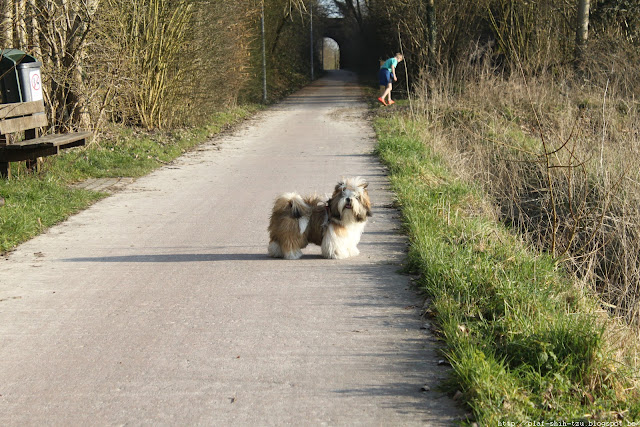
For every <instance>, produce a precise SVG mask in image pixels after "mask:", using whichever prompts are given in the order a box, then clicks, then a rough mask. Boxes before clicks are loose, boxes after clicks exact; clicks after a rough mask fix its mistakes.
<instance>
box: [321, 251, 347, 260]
mask: <svg viewBox="0 0 640 427" xmlns="http://www.w3.org/2000/svg"><path fill="white" fill-rule="evenodd" d="M322 256H324V257H325V258H328V259H345V258H349V252H347V251H332V252H324V251H323V252H322Z"/></svg>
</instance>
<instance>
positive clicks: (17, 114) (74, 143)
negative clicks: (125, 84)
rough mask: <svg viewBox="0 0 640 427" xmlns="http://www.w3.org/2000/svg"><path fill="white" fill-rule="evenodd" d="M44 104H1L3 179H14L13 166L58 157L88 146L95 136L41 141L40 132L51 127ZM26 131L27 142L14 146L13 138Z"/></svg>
mask: <svg viewBox="0 0 640 427" xmlns="http://www.w3.org/2000/svg"><path fill="white" fill-rule="evenodd" d="M47 123H48V122H47V115H46V114H45V112H44V103H43V102H42V101H33V102H18V103H13V104H0V177H10V176H11V168H10V166H9V162H21V161H25V160H26V161H27V162H28V163H29V164H31V162H34V161H36V160H37V159H38V157H45V156H52V155H54V154H58V153H59V152H60V150H61V149H64V148H71V147H79V146H82V145H86V143H87V141H88V140H89V139H90V138H91V135H92V133H91V132H73V133H67V134H63V135H45V136H41V137H38V130H39V128H41V127H43V126H47ZM22 131H24V141H20V142H13V143H11V141H10V138H9V137H8V136H9V134H12V133H15V132H22Z"/></svg>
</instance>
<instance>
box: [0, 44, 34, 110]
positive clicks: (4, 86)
mask: <svg viewBox="0 0 640 427" xmlns="http://www.w3.org/2000/svg"><path fill="white" fill-rule="evenodd" d="M41 66H42V63H41V62H39V61H38V60H36V58H34V57H33V56H31V55H29V54H27V53H26V52H23V51H21V50H18V49H2V50H1V51H0V95H1V96H2V103H3V104H10V103H13V102H29V101H39V100H41V99H42V79H41V76H40V67H41Z"/></svg>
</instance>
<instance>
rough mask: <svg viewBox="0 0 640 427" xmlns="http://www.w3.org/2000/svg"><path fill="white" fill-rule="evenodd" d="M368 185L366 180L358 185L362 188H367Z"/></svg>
mask: <svg viewBox="0 0 640 427" xmlns="http://www.w3.org/2000/svg"><path fill="white" fill-rule="evenodd" d="M368 186H369V183H368V182H367V181H364V182H363V183H362V184H360V185H359V186H358V187H362V188H363V189H365V190H366V189H367V187H368Z"/></svg>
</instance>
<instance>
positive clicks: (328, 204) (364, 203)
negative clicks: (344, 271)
mask: <svg viewBox="0 0 640 427" xmlns="http://www.w3.org/2000/svg"><path fill="white" fill-rule="evenodd" d="M367 186H368V184H367V182H366V181H365V180H364V179H362V178H360V177H356V178H348V179H343V180H342V181H340V182H339V183H338V185H336V188H335V190H334V191H333V195H332V196H331V198H330V199H329V200H326V199H323V198H321V197H319V196H317V195H313V196H307V197H302V196H300V195H299V194H297V193H285V194H283V195H281V196H280V197H278V198H277V199H276V201H275V204H274V206H273V212H272V213H271V220H270V222H269V229H268V230H269V237H270V242H269V255H271V256H272V257H274V258H285V259H298V258H300V257H301V256H302V248H304V247H306V246H307V244H309V243H315V244H316V245H318V246H320V247H321V249H322V256H323V257H325V258H332V259H343V258H348V257H350V256H356V255H358V254H359V253H360V251H359V250H358V248H357V246H358V243H359V242H360V235H361V234H362V231H363V230H364V226H365V224H366V222H367V217H369V216H371V201H370V200H369V193H368V191H367Z"/></svg>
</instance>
